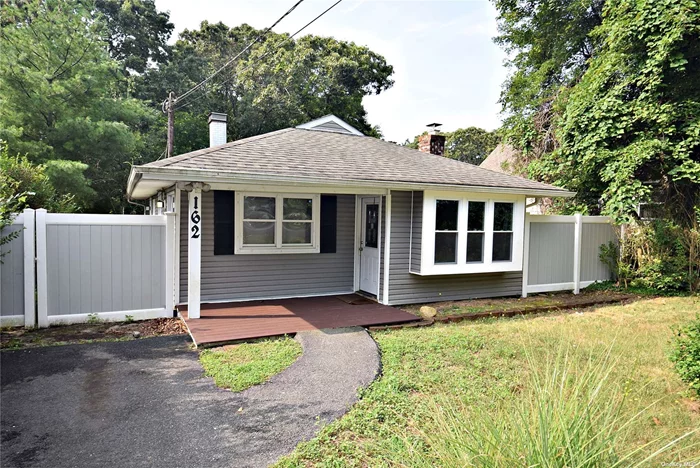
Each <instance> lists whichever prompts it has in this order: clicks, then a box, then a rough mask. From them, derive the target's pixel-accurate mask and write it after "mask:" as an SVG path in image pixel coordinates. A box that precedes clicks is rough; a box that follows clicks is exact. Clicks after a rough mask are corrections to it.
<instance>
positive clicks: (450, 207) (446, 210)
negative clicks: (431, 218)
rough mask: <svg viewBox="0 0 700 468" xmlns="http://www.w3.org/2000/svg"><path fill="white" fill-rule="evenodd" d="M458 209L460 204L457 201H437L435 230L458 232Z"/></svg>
mask: <svg viewBox="0 0 700 468" xmlns="http://www.w3.org/2000/svg"><path fill="white" fill-rule="evenodd" d="M458 209H459V202H458V201H457V200H436V206H435V230H436V231H456V230H457V211H458Z"/></svg>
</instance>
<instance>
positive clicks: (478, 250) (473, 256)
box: [467, 201, 486, 263]
mask: <svg viewBox="0 0 700 468" xmlns="http://www.w3.org/2000/svg"><path fill="white" fill-rule="evenodd" d="M467 203H468V205H467V206H468V209H467V263H481V262H483V261H484V234H485V232H486V230H485V224H484V221H485V219H486V202H480V201H470V202H467Z"/></svg>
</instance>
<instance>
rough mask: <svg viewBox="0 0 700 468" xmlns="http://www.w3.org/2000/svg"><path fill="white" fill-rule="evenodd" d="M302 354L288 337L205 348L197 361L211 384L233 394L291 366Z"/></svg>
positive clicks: (295, 343)
mask: <svg viewBox="0 0 700 468" xmlns="http://www.w3.org/2000/svg"><path fill="white" fill-rule="evenodd" d="M301 354H302V348H301V345H300V344H299V343H298V342H296V341H295V340H293V339H292V338H289V337H284V338H278V339H267V340H261V341H257V342H253V343H242V344H238V345H230V346H223V347H221V348H213V349H205V350H203V351H202V352H201V353H200V354H199V360H200V362H201V363H202V367H204V371H205V374H206V375H207V376H208V377H212V378H213V379H214V383H215V384H216V385H217V386H219V387H223V388H228V389H230V390H232V391H234V392H239V391H241V390H245V389H246V388H249V387H252V386H253V385H258V384H261V383H263V382H266V381H267V380H269V379H270V377H272V376H273V375H275V374H278V373H280V372H282V371H283V370H284V369H286V368H287V367H289V366H290V365H292V363H294V361H296V360H297V358H298V357H299V356H301Z"/></svg>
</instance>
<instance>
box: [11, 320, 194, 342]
mask: <svg viewBox="0 0 700 468" xmlns="http://www.w3.org/2000/svg"><path fill="white" fill-rule="evenodd" d="M135 332H138V333H137V334H138V337H140V338H147V337H150V336H166V335H184V334H186V333H187V328H186V327H185V324H184V323H183V322H182V320H180V319H179V318H157V319H153V320H144V321H139V322H131V323H127V322H116V323H115V322H103V323H80V324H75V325H56V326H52V327H49V328H11V329H4V330H0V349H18V348H33V347H37V346H52V345H59V344H75V343H91V342H95V341H122V340H133V339H137V337H136V336H134V335H135Z"/></svg>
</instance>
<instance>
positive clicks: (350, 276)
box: [180, 192, 355, 303]
mask: <svg viewBox="0 0 700 468" xmlns="http://www.w3.org/2000/svg"><path fill="white" fill-rule="evenodd" d="M180 213H181V216H180V219H181V228H180V302H183V303H185V302H187V194H186V193H184V192H183V194H182V201H181V211H180ZM201 214H202V266H201V298H202V301H203V302H216V301H240V300H251V299H260V298H270V297H293V296H304V295H314V294H318V295H321V294H333V293H342V292H351V291H352V290H353V281H354V265H355V261H354V249H353V245H354V236H355V196H354V195H338V212H337V216H338V225H337V238H336V240H337V243H336V252H335V253H325V254H263V255H240V254H239V255H214V193H213V192H206V193H203V194H202V210H201Z"/></svg>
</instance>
